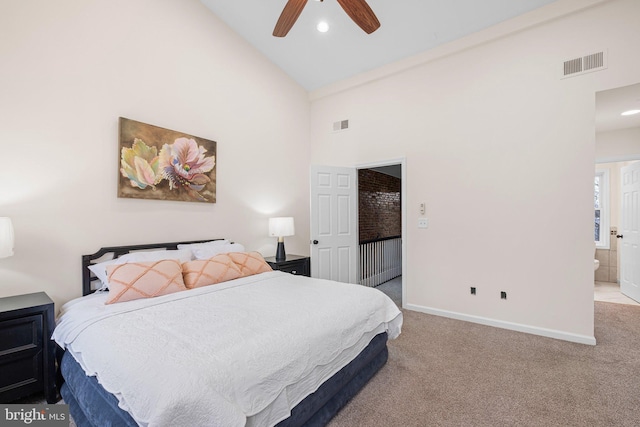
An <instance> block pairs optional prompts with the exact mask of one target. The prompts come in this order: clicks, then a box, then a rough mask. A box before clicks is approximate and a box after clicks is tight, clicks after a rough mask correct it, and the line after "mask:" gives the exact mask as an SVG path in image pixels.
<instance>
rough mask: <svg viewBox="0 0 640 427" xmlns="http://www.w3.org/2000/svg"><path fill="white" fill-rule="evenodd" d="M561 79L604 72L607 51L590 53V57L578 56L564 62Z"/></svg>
mask: <svg viewBox="0 0 640 427" xmlns="http://www.w3.org/2000/svg"><path fill="white" fill-rule="evenodd" d="M563 65H564V69H563V74H562V78H566V77H575V76H579V75H582V74H585V73H590V72H592V71H599V70H604V69H606V68H607V51H606V50H603V51H601V52H597V53H592V54H591V55H586V56H580V57H578V58H573V59H569V60H567V61H564V64H563Z"/></svg>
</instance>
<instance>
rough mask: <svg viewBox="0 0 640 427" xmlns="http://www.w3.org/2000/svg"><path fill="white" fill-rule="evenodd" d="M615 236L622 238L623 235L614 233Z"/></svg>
mask: <svg viewBox="0 0 640 427" xmlns="http://www.w3.org/2000/svg"><path fill="white" fill-rule="evenodd" d="M616 237H617V238H618V239H622V238H623V237H624V236H623V235H622V234H616Z"/></svg>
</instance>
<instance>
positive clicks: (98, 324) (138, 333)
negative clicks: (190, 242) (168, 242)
mask: <svg viewBox="0 0 640 427" xmlns="http://www.w3.org/2000/svg"><path fill="white" fill-rule="evenodd" d="M105 299H106V294H94V295H91V296H88V297H84V298H79V299H77V300H73V301H71V302H69V303H68V304H66V305H65V306H64V307H63V308H62V313H61V316H60V318H59V320H58V326H57V327H56V330H55V332H54V339H55V340H56V342H57V343H58V344H59V345H61V346H62V347H67V348H68V349H69V350H70V351H71V353H72V354H73V355H74V357H75V358H76V359H77V360H78V362H79V363H80V365H81V366H82V367H83V369H84V370H85V372H86V373H87V374H88V375H95V376H96V377H97V379H98V381H99V382H100V384H102V386H103V387H104V388H105V389H106V390H107V391H109V392H110V393H112V394H114V395H115V396H116V397H117V398H118V400H119V402H120V406H121V407H122V408H123V409H125V410H126V411H128V412H129V413H130V414H131V415H132V417H133V418H134V419H135V420H136V421H137V422H138V423H139V424H140V425H142V426H176V425H182V426H196V425H198V426H230V427H231V426H245V425H246V426H258V425H260V426H263V425H274V424H276V423H277V422H279V421H281V420H282V419H284V418H287V417H288V416H289V414H290V409H291V408H293V407H294V406H295V405H296V404H298V403H299V402H300V401H301V400H302V399H304V397H306V396H307V395H308V394H310V393H312V392H314V391H315V390H316V389H317V388H318V387H319V386H320V385H321V384H322V383H323V382H324V381H325V380H327V379H328V378H330V377H331V376H332V375H333V374H334V373H336V372H337V371H339V370H340V369H341V368H342V367H343V366H345V365H346V364H347V363H349V362H350V361H351V360H353V359H354V358H355V356H356V355H357V354H358V353H359V352H360V351H362V350H363V349H364V348H365V347H366V345H367V344H368V343H369V341H370V340H371V339H372V338H373V337H374V336H375V335H376V334H378V333H380V332H384V331H386V332H388V334H389V338H390V339H393V338H396V337H397V336H398V335H399V334H400V328H401V325H402V314H401V312H400V311H399V310H398V308H397V307H396V305H395V304H394V303H393V302H392V301H391V300H390V299H389V298H388V297H387V296H386V295H384V294H383V293H382V292H380V291H378V290H376V289H372V288H367V287H363V286H358V285H350V284H345V283H338V282H332V281H326V280H319V279H310V278H306V277H300V276H294V275H291V274H287V273H282V272H279V271H273V272H269V273H262V274H258V275H255V276H250V277H245V278H241V279H236V280H233V281H230V282H226V283H222V284H218V285H213V286H207V287H203V288H197V289H192V290H188V291H183V292H178V293H175V294H171V295H165V296H162V297H157V298H150V299H142V300H135V301H130V302H125V303H118V304H112V305H105V304H104V300H105Z"/></svg>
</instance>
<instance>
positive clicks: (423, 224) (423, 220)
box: [418, 218, 429, 228]
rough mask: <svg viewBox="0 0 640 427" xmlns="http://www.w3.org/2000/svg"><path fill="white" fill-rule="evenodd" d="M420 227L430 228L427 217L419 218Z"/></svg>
mask: <svg viewBox="0 0 640 427" xmlns="http://www.w3.org/2000/svg"><path fill="white" fill-rule="evenodd" d="M418 228H429V220H428V219H427V218H420V219H418Z"/></svg>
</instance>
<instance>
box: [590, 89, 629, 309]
mask: <svg viewBox="0 0 640 427" xmlns="http://www.w3.org/2000/svg"><path fill="white" fill-rule="evenodd" d="M633 109H637V110H640V84H635V85H631V86H625V87H621V88H616V89H611V90H607V91H602V92H598V93H596V120H595V122H596V165H595V166H596V167H595V181H594V183H595V186H594V196H595V215H594V218H595V223H594V226H595V228H594V238H595V242H596V251H595V259H596V260H597V261H598V262H599V267H598V268H597V269H596V270H595V272H594V279H595V286H594V298H595V299H596V300H598V301H607V302H617V303H623V304H625V303H627V304H634V305H635V304H638V305H640V304H639V303H638V302H636V301H634V300H633V299H631V298H629V297H628V296H625V295H623V293H622V292H621V288H620V280H621V273H622V274H623V275H624V277H623V282H624V283H625V285H624V286H623V288H625V286H628V285H627V284H628V283H629V280H630V278H631V281H632V282H634V283H636V282H638V280H640V274H638V272H640V257H637V256H626V257H625V258H624V261H625V264H624V265H621V249H622V250H624V251H628V250H629V245H628V244H627V242H628V241H629V240H627V241H624V242H623V239H624V234H625V233H623V232H622V231H621V230H622V219H623V218H622V217H623V209H622V206H623V197H622V191H623V187H622V180H623V178H622V176H623V173H624V171H625V168H629V167H632V166H630V165H632V164H634V163H637V162H638V161H639V160H640V114H635V115H634V114H628V115H622V113H623V112H625V111H630V110H633ZM625 215H629V214H628V212H627V213H625ZM633 215H634V216H638V215H640V214H639V213H637V212H636V213H634V214H633ZM627 234H628V235H627V238H628V239H629V238H631V236H629V233H627ZM626 289H629V288H628V287H627V288H626ZM626 289H625V290H626ZM627 293H629V292H627Z"/></svg>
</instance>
